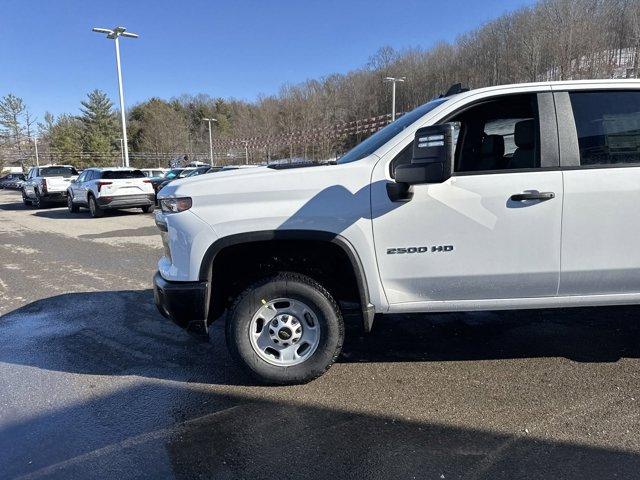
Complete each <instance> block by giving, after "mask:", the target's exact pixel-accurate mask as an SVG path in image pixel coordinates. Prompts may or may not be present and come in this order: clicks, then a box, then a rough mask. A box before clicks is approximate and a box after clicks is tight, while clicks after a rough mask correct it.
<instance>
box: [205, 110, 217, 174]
mask: <svg viewBox="0 0 640 480" xmlns="http://www.w3.org/2000/svg"><path fill="white" fill-rule="evenodd" d="M202 121H203V122H207V123H208V124H209V163H210V164H211V166H212V167H213V140H212V138H211V122H216V123H217V122H218V120H216V119H215V118H203V119H202Z"/></svg>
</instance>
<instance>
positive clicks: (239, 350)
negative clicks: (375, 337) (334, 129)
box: [155, 80, 640, 384]
mask: <svg viewBox="0 0 640 480" xmlns="http://www.w3.org/2000/svg"><path fill="white" fill-rule="evenodd" d="M159 199H160V204H161V207H162V213H158V214H157V215H156V222H157V224H158V226H159V228H160V230H161V231H162V235H163V238H164V242H165V255H164V256H163V257H162V258H161V259H160V261H159V262H158V270H159V272H158V274H157V275H156V277H155V298H156V304H157V305H158V308H159V309H160V311H161V312H162V313H163V314H164V315H165V316H168V317H170V318H172V319H173V320H175V321H176V322H177V323H178V324H180V325H182V326H186V327H189V328H192V329H194V330H200V331H206V329H207V325H208V323H209V322H211V321H212V320H213V319H215V318H217V317H219V316H220V315H221V314H222V313H223V312H224V311H227V312H228V313H227V320H226V327H225V328H226V337H227V345H228V346H229V348H230V350H231V352H232V354H233V356H234V358H236V359H237V360H238V361H239V362H240V363H241V364H242V365H243V366H244V367H246V368H247V369H248V370H249V371H250V372H251V373H253V374H254V375H256V376H257V377H258V378H259V379H260V380H262V381H265V382H269V383H280V384H287V383H296V382H305V381H308V380H311V379H313V378H315V377H317V376H319V375H321V374H322V373H323V372H325V371H326V370H327V368H329V366H330V365H331V364H332V362H333V361H334V360H335V359H336V358H337V357H338V355H339V354H340V349H341V346H342V342H343V337H344V327H343V320H342V315H343V309H344V308H346V307H347V306H349V305H353V304H354V303H355V304H356V305H358V310H359V311H360V313H361V315H362V321H363V327H364V329H365V330H366V331H368V330H370V329H371V328H372V324H373V319H374V317H375V316H376V315H384V314H391V313H411V312H423V313H430V312H451V311H470V310H499V309H529V308H551V307H575V306H596V305H622V304H635V303H640V248H639V247H638V240H637V239H638V235H640V216H639V215H638V211H637V210H638V205H640V82H638V81H636V80H607V81H572V82H553V83H532V84H520V85H511V86H498V87H490V88H482V89H478V90H471V91H464V89H461V88H454V89H453V90H452V91H450V92H448V94H447V95H446V96H444V97H442V98H437V99H434V100H432V101H430V102H428V103H426V104H424V105H422V106H420V107H418V108H416V109H415V110H413V111H411V112H409V113H406V114H405V115H403V116H402V117H400V118H399V119H398V120H397V121H395V122H394V123H392V124H390V125H389V126H387V127H386V128H384V129H382V130H381V131H379V132H378V133H376V134H375V135H373V136H371V137H370V138H368V139H367V140H365V141H364V142H362V143H361V144H360V145H358V146H356V147H355V148H354V149H353V150H351V151H350V152H348V153H347V154H346V155H344V156H343V157H341V158H340V159H339V160H338V161H337V164H335V165H325V166H310V167H306V168H282V167H281V168H279V169H277V168H254V169H247V170H237V171H230V172H219V173H217V174H216V175H203V176H201V177H196V178H194V179H187V180H178V181H175V182H173V183H171V184H169V185H167V186H166V187H165V188H164V190H163V191H162V192H161V194H160V196H159Z"/></svg>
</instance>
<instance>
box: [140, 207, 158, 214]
mask: <svg viewBox="0 0 640 480" xmlns="http://www.w3.org/2000/svg"><path fill="white" fill-rule="evenodd" d="M155 209H156V206H155V205H145V206H144V207H142V212H143V213H153V211H154V210H155Z"/></svg>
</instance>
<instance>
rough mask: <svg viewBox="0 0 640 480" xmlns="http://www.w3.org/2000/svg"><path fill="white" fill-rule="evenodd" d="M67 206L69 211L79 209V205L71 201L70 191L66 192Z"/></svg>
mask: <svg viewBox="0 0 640 480" xmlns="http://www.w3.org/2000/svg"><path fill="white" fill-rule="evenodd" d="M67 208H68V209H69V213H78V212H79V211H80V207H78V205H76V204H75V203H73V197H72V196H71V192H67Z"/></svg>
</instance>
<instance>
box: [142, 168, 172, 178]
mask: <svg viewBox="0 0 640 480" xmlns="http://www.w3.org/2000/svg"><path fill="white" fill-rule="evenodd" d="M140 171H141V172H142V173H143V174H144V176H145V177H148V178H154V177H164V176H165V174H166V173H167V172H168V171H169V169H168V168H141V169H140Z"/></svg>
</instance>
